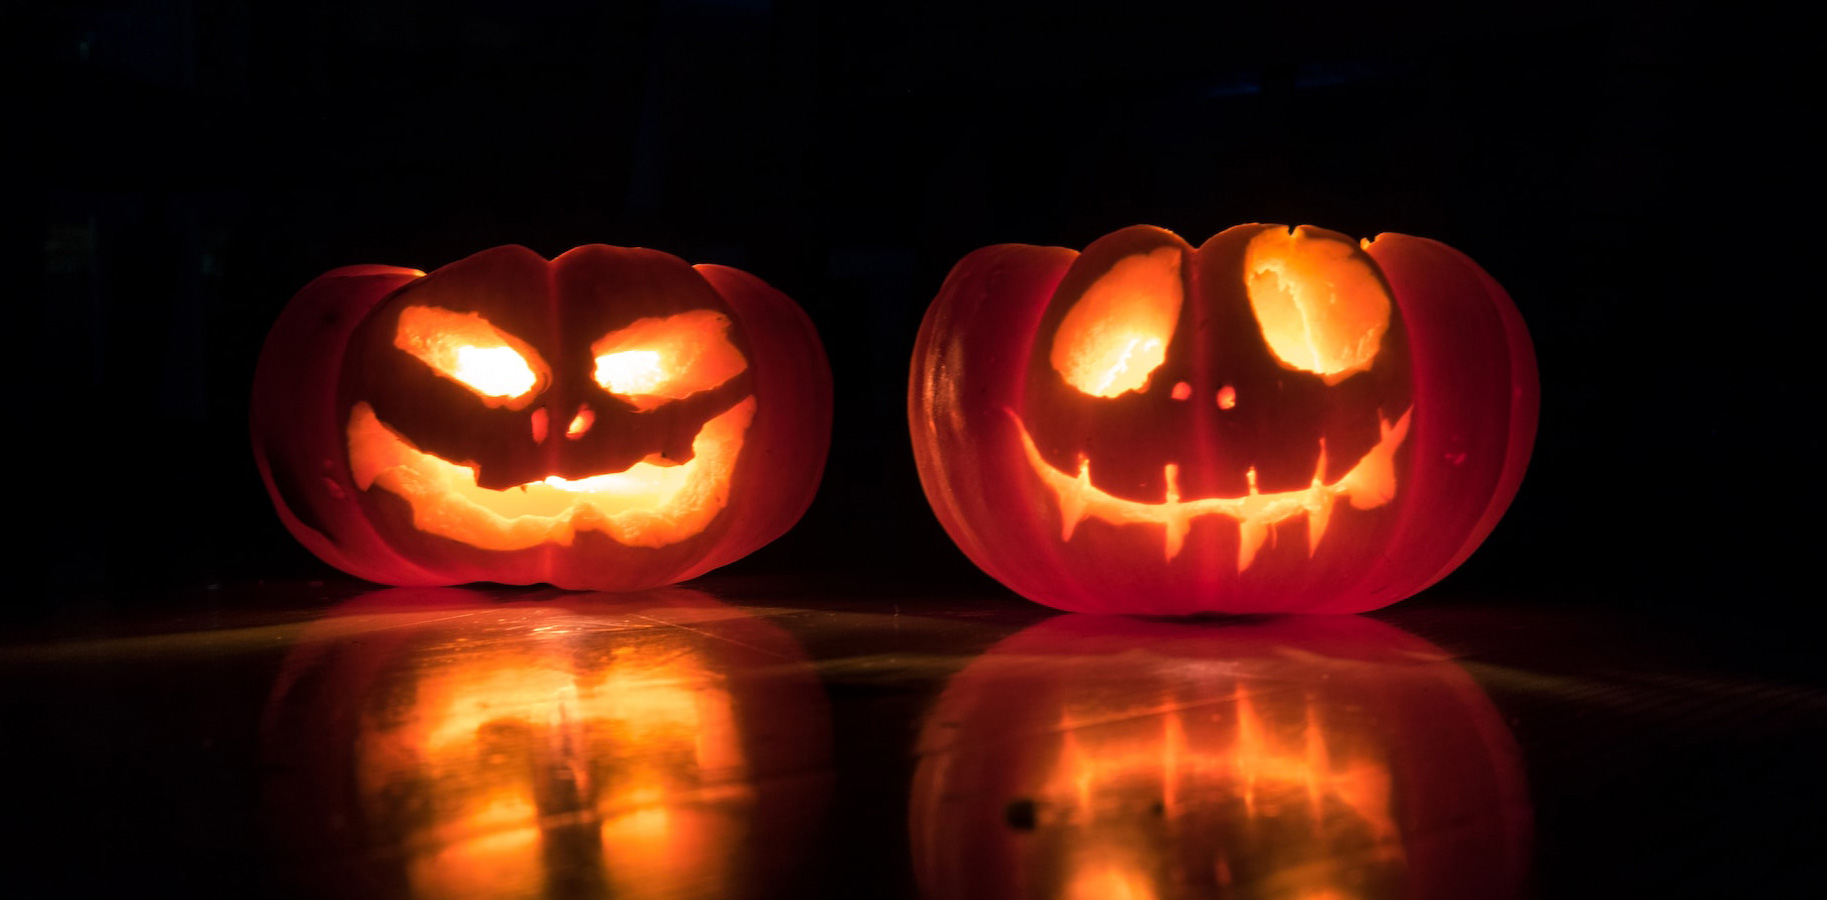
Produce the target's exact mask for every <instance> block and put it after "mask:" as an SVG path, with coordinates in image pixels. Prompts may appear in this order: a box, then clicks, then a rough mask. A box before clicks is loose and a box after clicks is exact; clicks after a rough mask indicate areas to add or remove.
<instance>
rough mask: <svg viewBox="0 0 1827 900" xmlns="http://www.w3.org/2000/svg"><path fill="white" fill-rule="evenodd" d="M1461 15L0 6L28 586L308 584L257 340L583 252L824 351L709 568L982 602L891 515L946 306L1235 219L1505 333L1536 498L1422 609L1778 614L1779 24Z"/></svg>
mask: <svg viewBox="0 0 1827 900" xmlns="http://www.w3.org/2000/svg"><path fill="white" fill-rule="evenodd" d="M1468 5H1471V4H1460V3H1427V4H1374V3H1354V4H1349V5H1347V4H1332V3H1321V4H1312V3H1306V4H1265V3H1248V4H1241V3H1239V4H1233V3H1200V4H1192V3H1165V4H1162V3H1152V4H1151V3H1121V4H1093V3H1068V2H1047V3H1041V2H1036V3H1010V2H994V3H988V4H979V3H969V2H947V3H923V4H916V3H904V4H903V3H896V4H878V3H863V2H858V3H848V2H815V0H797V2H796V0H779V2H768V0H748V2H742V0H728V2H645V3H595V2H583V0H515V2H482V0H436V2H432V0H381V2H359V3H358V2H343V3H315V4H269V3H255V2H245V0H138V2H128V0H122V2H112V3H101V2H97V3H74V4H66V5H52V6H49V7H44V6H36V7H19V8H15V9H14V10H13V11H12V12H11V13H9V15H10V16H12V17H14V18H13V22H12V24H11V25H9V26H8V30H9V31H10V32H11V37H10V39H9V40H11V41H12V42H15V43H16V44H17V45H18V46H16V47H15V48H14V52H10V53H8V54H7V62H6V66H7V67H8V70H9V71H8V72H7V81H8V83H9V85H10V86H11V89H12V92H13V93H14V98H13V99H14V102H13V104H12V105H13V107H14V109H13V113H12V114H11V115H10V116H9V118H12V119H13V120H14V121H15V122H21V123H24V124H23V127H16V128H12V129H9V130H10V131H11V137H10V138H8V139H7V140H6V143H7V144H10V145H12V147H13V148H14V149H18V150H23V156H22V157H16V158H15V161H14V162H13V163H12V164H10V166H9V169H8V176H7V179H6V180H7V183H8V189H9V190H8V194H9V196H11V197H12V198H13V200H12V201H11V202H9V204H8V206H10V207H11V212H13V213H17V214H19V215H17V216H16V218H15V219H14V222H15V224H14V227H15V228H17V230H18V233H17V234H16V235H15V237H16V238H17V240H11V241H8V242H7V243H8V246H9V247H10V248H11V250H10V251H9V252H10V253H14V254H18V256H17V257H16V258H14V259H13V260H11V262H10V264H9V265H8V266H7V268H8V270H9V271H11V272H13V273H14V277H13V283H12V285H11V288H10V290H9V292H8V293H9V295H10V297H11V298H12V299H13V301H14V302H13V305H12V310H13V316H14V319H13V321H14V326H13V328H12V329H11V339H12V341H13V343H14V345H15V346H16V347H20V346H23V348H25V349H26V352H23V353H19V352H17V351H16V352H15V353H14V354H13V358H14V359H15V360H18V361H20V365H21V371H20V372H19V373H18V374H17V376H16V380H15V382H14V383H15V384H16V385H17V391H16V392H17V393H19V394H23V395H25V396H24V400H25V407H24V411H23V412H22V413H20V414H19V415H20V418H19V419H17V420H16V422H15V425H14V427H13V428H12V429H11V434H12V436H13V444H14V449H15V452H16V453H22V454H24V458H21V457H16V462H15V467H16V468H15V472H16V478H17V480H18V481H19V482H22V483H23V488H24V496H25V497H34V498H37V499H36V500H35V502H31V503H29V504H26V505H24V506H21V507H15V510H16V511H18V510H20V509H29V510H30V511H29V512H27V513H24V514H23V515H21V520H22V521H23V522H24V523H25V524H26V526H27V528H28V529H29V530H30V531H31V532H32V533H33V534H34V536H35V539H36V540H35V543H34V544H33V545H31V546H29V548H28V550H27V553H26V554H25V556H24V558H25V560H26V562H25V566H26V568H27V569H28V570H29V572H30V575H29V580H30V581H31V582H32V583H34V584H35V585H37V586H39V587H42V588H45V589H47V590H50V591H52V592H53V594H52V596H56V597H73V596H103V597H106V598H108V602H110V603H150V602H156V598H158V597H161V596H165V595H166V593H167V592H169V591H172V590H194V589H195V588H197V587H199V586H201V587H210V586H215V585H222V584H231V583H242V582H247V581H252V580H261V579H277V578H288V577H302V578H311V577H323V576H326V575H333V573H330V572H329V570H328V569H326V568H324V567H323V566H322V565H321V564H319V563H317V562H316V561H315V560H314V559H312V558H311V557H310V556H309V555H308V554H306V553H305V552H304V551H303V550H302V549H300V548H298V547H297V546H296V545H295V544H294V543H293V542H292V541H291V540H290V539H289V537H288V536H287V535H286V534H285V532H284V531H283V529H282V528H281V527H280V525H279V523H278V520H277V518H276V517H275V516H274V515H273V514H272V513H271V510H270V507H269V506H268V503H267V500H266V498H265V496H264V492H263V491H262V489H261V486H260V483H259V479H258V476H257V474H256V473H255V470H254V467H253V465H252V461H251V456H250V453H249V451H248V447H247V440H246V436H245V427H246V426H245V422H246V412H245V409H246V403H247V393H248V385H249V381H250V378H251V372H252V370H253V366H254V361H255V358H256V355H257V353H258V350H259V347H260V342H261V340H262V339H263V337H264V334H265V331H266V329H267V327H268V326H269V325H270V323H271V322H272V321H273V319H274V318H275V316H276V315H277V313H278V311H279V309H280V308H281V306H282V305H283V304H284V303H285V302H286V301H287V299H288V298H289V297H290V296H291V295H292V294H293V293H294V292H295V291H296V290H297V289H298V288H299V287H301V286H303V285H304V284H305V283H306V282H307V281H309V280H310V279H311V278H312V277H314V276H316V275H317V274H319V273H321V272H323V271H325V270H327V269H330V268H333V267H336V266H341V265H348V264H355V263H384V264H391V265H402V266H412V267H417V268H421V269H427V270H429V269H432V268H435V267H437V266H439V265H442V264H444V263H447V262H451V261H454V260H456V259H459V258H461V257H463V256H465V255H468V254H470V253H472V252H475V251H477V250H481V249H485V248H488V247H491V246H495V245H499V244H504V243H521V244H525V245H527V246H530V247H532V248H533V249H535V250H537V251H539V252H540V253H542V254H545V255H548V256H552V255H556V254H558V253H560V252H563V251H564V250H566V249H568V248H570V247H572V246H575V245H578V244H583V243H591V242H604V243H612V244H623V245H637V246H649V247H654V248H658V249H663V250H666V251H669V252H672V253H674V254H677V255H679V256H681V257H683V258H685V259H686V260H688V261H691V262H715V263H723V264H728V265H734V266H737V267H740V268H743V269H746V270H748V271H750V272H752V273H754V274H756V275H758V276H760V277H761V278H763V279H765V280H767V281H768V282H770V283H772V284H773V285H775V286H776V287H778V288H780V289H782V290H783V291H785V292H786V293H787V294H789V295H790V296H792V297H794V298H795V299H796V300H798V302H799V303H801V304H802V305H803V306H804V307H805V308H806V309H807V310H808V311H809V312H810V314H811V316H812V318H813V319H814V321H815V322H816V323H817V325H818V327H819V329H820V331H821V333H822V335H823V337H824V340H825V343H826V347H827V350H828V352H829V354H830V357H831V362H832V366H833V369H834V370H835V375H836V381H837V424H836V434H835V440H834V443H833V447H832V452H831V458H830V464H829V466H828V470H827V474H826V477H825V481H824V484H823V488H822V489H821V493H820V494H819V497H818V499H817V501H816V502H815V504H814V505H813V507H812V509H811V511H810V512H809V513H808V515H807V516H806V518H805V519H804V521H803V522H802V523H801V525H800V527H799V528H798V529H796V530H795V531H794V532H792V533H791V534H789V535H788V536H787V537H786V538H784V539H783V540H781V541H779V542H777V543H776V544H775V545H773V546H771V547H769V548H767V549H765V550H763V551H761V552H759V553H757V554H755V555H754V556H753V557H751V558H749V559H748V560H745V561H743V562H741V563H738V564H737V566H738V567H739V571H742V572H805V571H811V570H831V569H846V568H848V569H853V570H858V571H868V572H873V573H878V574H879V575H880V576H881V577H884V578H887V579H917V578H918V579H930V578H934V577H956V578H959V579H965V580H969V579H974V578H980V576H978V575H976V574H975V570H974V569H972V568H970V567H969V565H968V563H967V562H966V561H965V560H964V559H963V557H962V556H961V555H960V554H958V553H957V551H956V550H954V549H953V548H952V546H951V545H950V543H949V542H948V541H947V540H946V538H945V536H944V534H943V533H942V532H941V531H940V530H939V528H938V527H937V525H936V523H935V521H934V520H933V518H932V516H931V514H930V512H929V511H928V509H927V508H926V505H925V502H924V499H923V498H922V497H921V495H920V493H919V488H918V482H917V479H916V477H915V475H914V472H913V467H912V457H911V454H910V452H909V449H908V445H907V439H906V426H905V419H904V396H905V378H906V365H907V360H908V357H909V354H910V352H911V348H912V344H913V340H914V335H915V331H916V329H917V327H918V324H919V320H920V316H921V313H922V312H923V310H924V309H925V306H926V304H927V303H928V302H929V301H930V299H931V297H932V295H933V294H934V292H935V291H936V289H937V287H938V285H939V283H940V281H941V280H942V279H943V277H944V275H945V273H946V272H947V271H948V269H949V268H950V266H951V265H952V264H953V263H954V262H955V261H956V260H957V259H958V258H959V257H961V256H962V255H964V254H965V253H967V252H969V251H970V250H972V249H975V248H977V247H980V246H983V245H986V244H991V243H1000V242H1024V243H1036V244H1059V245H1065V246H1072V247H1081V246H1083V245H1084V244H1086V243H1087V242H1089V241H1090V240H1092V239H1094V238H1096V237H1097V236H1099V235H1101V234H1104V233H1106V232H1109V231H1112V230H1114V229H1116V228H1119V227H1121V226H1124V225H1128V224H1133V223H1137V222H1146V223H1151V224H1158V225H1162V226H1165V227H1169V228H1172V229H1174V230H1176V231H1179V232H1180V233H1181V234H1182V235H1184V236H1185V237H1187V238H1188V239H1189V240H1191V241H1193V242H1194V243H1197V242H1199V241H1201V240H1203V239H1204V238H1205V237H1206V236H1208V235H1210V234H1213V233H1215V232H1217V231H1219V230H1222V229H1223V228H1225V227H1228V226H1230V225H1232V224H1236V223H1239V222H1248V221H1267V222H1282V223H1312V224H1316V225H1321V226H1324V227H1329V228H1333V229H1337V230H1341V231H1344V232H1347V233H1350V234H1355V235H1361V236H1369V235H1374V234H1376V233H1379V232H1383V231H1397V232H1406V233H1411V234H1418V235H1423V236H1428V237H1434V238H1438V239H1440V240H1443V241H1445V242H1447V243H1449V244H1451V245H1453V246H1455V247H1457V248H1459V249H1461V250H1463V251H1465V252H1466V253H1468V254H1469V255H1470V256H1472V257H1473V258H1474V259H1476V260H1478V261H1479V262H1480V263H1481V264H1482V265H1484V266H1485V267H1486V268H1487V269H1488V270H1489V271H1490V272H1491V273H1492V274H1493V275H1494V276H1495V277H1496V278H1497V279H1498V280H1499V281H1501V282H1502V283H1503V284H1505V285H1506V286H1507V287H1508V288H1509V290H1510V292H1511V293H1512V295H1513V296H1514V297H1515V300H1516V303H1517V305H1518V306H1519V307H1520V308H1521V310H1522V313H1523V315H1524V317H1525V319H1526V320H1527V321H1528V323H1529V325H1530V328H1531V330H1532V332H1533V335H1534V339H1535V342H1536V349H1537V352H1538V354H1539V356H1540V361H1541V371H1542V379H1543V390H1542V421H1541V433H1540V438H1539V441H1538V443H1537V445H1536V450H1535V457H1534V462H1533V464H1532V467H1531V470H1530V472H1529V476H1528V479H1527V480H1526V481H1525V483H1524V485H1523V488H1522V492H1521V494H1520V496H1519V497H1518V498H1517V500H1516V503H1515V505H1514V507H1513V508H1512V510H1511V513H1510V515H1509V517H1508V518H1507V519H1506V520H1505V521H1504V522H1503V524H1502V525H1501V526H1500V527H1499V528H1498V530H1497V531H1496V533H1495V534H1494V535H1493V536H1492V537H1491V539H1490V540H1489V541H1488V542H1487V544H1486V545H1485V547H1484V548H1483V549H1482V550H1481V551H1480V552H1479V553H1478V554H1477V555H1476V556H1474V558H1473V559H1472V560H1471V561H1470V562H1469V563H1468V564H1467V565H1466V566H1465V567H1464V568H1463V569H1462V570H1461V571H1460V572H1459V573H1457V574H1455V575H1454V576H1452V580H1451V581H1449V582H1448V584H1449V585H1452V586H1455V587H1457V588H1459V589H1462V590H1473V591H1492V592H1500V593H1504V594H1506V595H1508V596H1511V597H1521V598H1525V599H1528V600H1529V601H1530V602H1541V603H1558V602H1574V603H1580V604H1588V603H1601V604H1611V605H1619V606H1627V607H1631V608H1638V609H1645V610H1651V611H1654V612H1655V613H1656V614H1662V613H1664V612H1667V613H1669V614H1678V615H1688V614H1691V615H1696V616H1706V615H1710V614H1714V613H1715V612H1717V611H1718V610H1720V609H1730V610H1745V609H1754V610H1758V611H1759V612H1760V614H1763V613H1768V614H1770V615H1774V616H1777V617H1779V618H1780V617H1782V616H1784V615H1798V616H1799V615H1802V614H1803V613H1804V612H1806V607H1807V605H1808V601H1806V600H1805V599H1804V594H1805V593H1806V592H1804V591H1798V590H1794V589H1788V588H1786V586H1785V584H1786V583H1785V581H1784V580H1783V578H1784V573H1785V572H1786V571H1787V570H1789V569H1790V568H1791V566H1792V564H1793V561H1794V560H1797V559H1801V558H1804V557H1806V556H1808V555H1809V554H1811V553H1812V552H1813V550H1812V547H1813V544H1814V543H1815V541H1816V538H1817V537H1818V536H1819V535H1820V533H1821V529H1820V528H1819V526H1818V525H1814V524H1810V523H1808V522H1807V521H1806V520H1804V519H1803V518H1802V516H1813V515H1816V514H1818V509H1819V504H1818V498H1819V496H1820V491H1819V488H1818V487H1817V486H1816V485H1817V483H1818V479H1817V478H1816V477H1815V476H1814V474H1813V471H1812V463H1811V461H1812V460H1813V459H1815V458H1817V457H1818V456H1819V455H1820V451H1821V441H1820V439H1819V438H1818V437H1817V436H1815V433H1814V431H1813V430H1812V429H1811V428H1809V427H1808V426H1807V424H1806V423H1807V421H1808V418H1809V417H1810V416H1811V415H1812V414H1814V413H1815V412H1817V411H1818V410H1819V409H1820V407H1821V403H1820V397H1819V390H1818V388H1813V387H1807V386H1805V384H1806V383H1805V382H1802V381H1801V380H1800V376H1801V374H1802V370H1803V368H1804V360H1805V358H1806V351H1807V349H1808V348H1807V347H1806V343H1807V341H1806V339H1805V332H1806V330H1807V328H1808V326H1806V325H1805V324H1804V323H1803V321H1802V320H1803V319H1805V318H1806V315H1805V313H1804V311H1805V310H1807V309H1808V308H1809V307H1810V306H1812V305H1814V303H1815V302H1816V301H1815V299H1814V297H1813V295H1814V294H1816V293H1818V288H1803V287H1800V286H1795V284H1794V282H1796V281H1798V280H1799V279H1800V278H1801V277H1803V276H1804V275H1805V274H1806V273H1807V272H1808V271H1809V269H1810V268H1812V267H1813V265H1814V263H1812V262H1811V261H1810V260H1809V258H1808V254H1807V253H1806V251H1805V250H1804V249H1802V248H1801V246H1800V244H1801V241H1800V239H1799V237H1798V233H1799V227H1798V223H1799V222H1800V221H1801V219H1802V218H1803V216H1804V215H1805V211H1806V206H1805V205H1804V204H1806V203H1808V202H1810V201H1808V200H1806V199H1805V198H1804V191H1805V187H1806V181H1805V179H1804V178H1803V175H1802V173H1803V171H1804V169H1805V167H1806V166H1808V165H1811V164H1812V161H1811V160H1804V159H1803V158H1802V153H1801V150H1800V144H1799V141H1798V140H1797V136H1798V134H1799V131H1800V129H1801V127H1802V126H1803V124H1804V122H1805V121H1806V120H1807V119H1809V118H1811V117H1812V116H1813V115H1814V114H1815V113H1814V112H1811V111H1810V110H1811V109H1812V107H1813V106H1814V105H1815V102H1814V100H1811V99H1809V97H1810V96H1811V95H1812V92H1805V91H1803V90H1802V89H1801V87H1800V85H1801V83H1802V82H1801V81H1800V78H1799V76H1800V74H1801V69H1802V65H1801V63H1800V60H1801V58H1802V57H1801V55H1800V54H1799V53H1790V52H1786V51H1785V48H1788V47H1791V46H1793V45H1794V44H1797V43H1800V41H1799V40H1798V39H1796V38H1792V37H1790V36H1791V35H1799V33H1800V32H1801V29H1800V26H1799V25H1798V23H1795V22H1784V21H1779V20H1773V19H1767V18H1760V17H1758V16H1756V15H1752V14H1750V13H1748V12H1745V11H1725V10H1718V9H1713V8H1710V7H1707V6H1703V5H1700V4H1694V3H1675V4H1661V3H1658V4H1649V3H1643V4H1636V5H1629V4H1625V5H1608V4H1603V3H1526V4H1504V5H1493V6H1491V7H1490V8H1488V9H1484V10H1481V11H1468V10H1466V9H1462V8H1460V7H1462V6H1468ZM1477 5H1479V6H1484V4H1477ZM1387 7H1394V8H1393V9H1391V8H1387ZM1792 342H1793V343H1792ZM1790 346H1793V347H1794V348H1795V349H1794V350H1788V349H1786V348H1788V347H1790ZM34 457H35V458H36V459H37V461H36V462H28V461H25V459H26V458H34ZM1797 568H1799V567H1797Z"/></svg>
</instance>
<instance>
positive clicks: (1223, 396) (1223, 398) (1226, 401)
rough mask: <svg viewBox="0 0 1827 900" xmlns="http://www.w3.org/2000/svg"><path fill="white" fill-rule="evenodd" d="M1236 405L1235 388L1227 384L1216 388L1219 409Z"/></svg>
mask: <svg viewBox="0 0 1827 900" xmlns="http://www.w3.org/2000/svg"><path fill="white" fill-rule="evenodd" d="M1236 405H1237V389H1236V388H1234V387H1231V386H1230V385H1228V384H1227V385H1225V386H1224V387H1221V388H1219V389H1218V408H1219V409H1230V408H1231V407H1234V406H1236Z"/></svg>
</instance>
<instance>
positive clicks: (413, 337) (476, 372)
mask: <svg viewBox="0 0 1827 900" xmlns="http://www.w3.org/2000/svg"><path fill="white" fill-rule="evenodd" d="M393 345H394V346H395V347H398V348H400V349H401V350H404V351H406V352H407V353H410V354H412V355H413V356H414V357H416V358H418V360H419V361H420V362H422V363H424V364H425V365H427V366H430V367H431V369H432V371H434V372H437V373H438V374H439V375H442V376H444V377H445V378H448V379H450V380H452V381H455V382H456V383H458V384H461V385H463V386H464V387H466V388H469V389H470V390H471V391H474V392H475V393H476V396H478V397H481V398H482V402H483V403H485V404H487V405H489V406H496V407H499V406H505V407H508V408H509V409H519V408H520V407H522V406H525V405H526V402H527V401H528V400H530V399H532V397H533V395H534V394H536V393H538V390H537V389H538V388H539V387H540V386H541V384H542V382H544V380H545V378H544V376H543V375H542V374H541V373H542V372H543V370H544V369H545V365H544V363H542V362H541V361H540V359H539V354H537V353H535V352H533V349H532V348H531V347H528V346H527V345H526V344H525V343H523V342H521V341H520V340H519V339H517V338H515V337H514V336H513V335H510V334H507V333H506V332H503V331H501V330H499V329H497V328H496V327H495V326H493V325H490V324H489V323H488V320H486V319H484V318H482V316H480V315H478V314H476V313H460V312H452V311H451V310H448V309H439V308H437V307H434V306H408V307H406V308H405V309H403V310H401V311H400V321H399V325H398V327H397V328H396V330H395V331H394V335H393Z"/></svg>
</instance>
